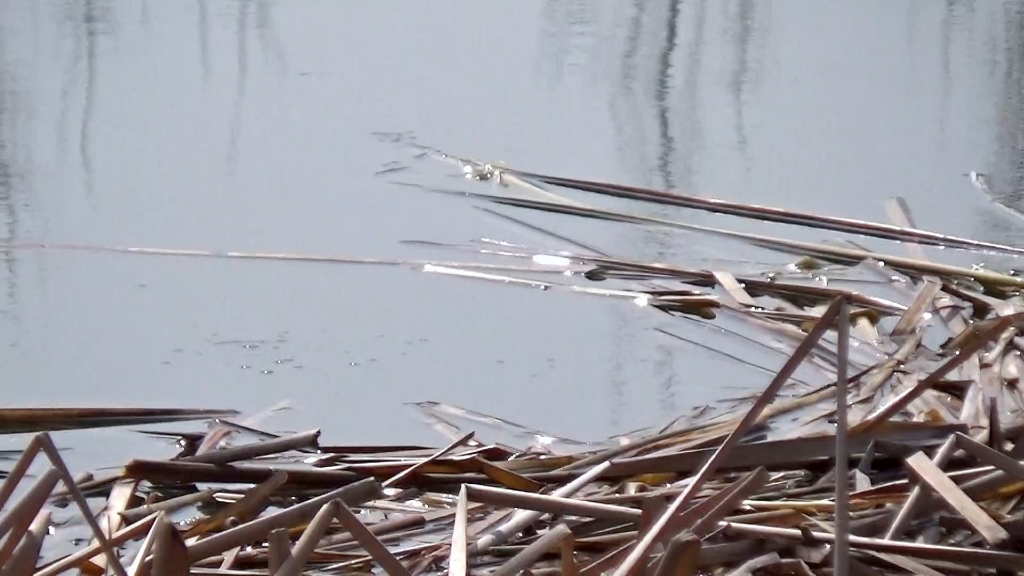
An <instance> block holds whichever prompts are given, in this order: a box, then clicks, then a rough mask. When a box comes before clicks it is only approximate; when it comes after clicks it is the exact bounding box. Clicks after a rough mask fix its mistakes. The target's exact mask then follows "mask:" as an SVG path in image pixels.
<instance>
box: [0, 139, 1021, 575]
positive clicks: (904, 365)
mask: <svg viewBox="0 0 1024 576" xmlns="http://www.w3.org/2000/svg"><path fill="white" fill-rule="evenodd" d="M447 158H448V159H451V157H447ZM464 165H465V166H467V167H468V168H469V169H468V170H467V174H468V175H470V176H472V177H474V178H476V179H482V180H492V179H493V180H497V181H500V182H502V183H504V184H510V185H513V186H518V187H522V188H523V189H524V190H527V191H531V192H536V191H537V188H538V184H543V185H557V186H562V187H571V188H575V189H577V190H582V191H587V192H593V193H597V194H602V195H613V196H617V197H619V198H626V199H631V200H640V201H643V202H647V203H652V202H654V203H659V204H663V205H669V206H673V207H676V208H679V209H698V210H704V211H714V212H721V213H727V214H732V215H736V216H741V217H747V218H758V219H762V220H767V221H772V222H782V223H787V224H800V225H805V226H811V227H815V228H819V229H825V230H830V231H840V232H855V233H858V234H862V235H870V236H874V237H876V238H881V239H886V240H899V241H901V242H905V243H908V244H905V246H907V247H909V248H910V256H906V257H903V256H895V255H886V254H882V253H876V252H871V251H867V250H861V249H859V248H858V249H854V248H845V247H844V248H836V247H834V246H827V245H818V244H810V243H799V242H792V241H788V240H783V239H777V238H770V237H765V236H756V235H751V234H740V233H733V232H728V231H724V230H718V229H712V228H709V227H697V226H694V225H689V224H679V225H678V226H677V224H676V223H673V222H672V221H669V220H665V219H658V220H656V219H652V218H648V217H641V216H635V217H634V216H629V215H625V214H622V213H618V212H613V211H609V210H599V209H596V208H589V207H587V206H585V205H582V204H581V203H579V202H562V201H561V200H560V199H559V196H558V195H557V193H556V192H553V191H552V190H544V191H543V192H544V195H545V200H543V201H536V200H528V201H527V200H522V199H518V198H511V197H507V198H506V197H498V196H485V198H486V199H487V200H488V201H493V202H497V203H500V204H504V205H510V206H517V207H522V208H528V209H532V210H545V211H555V212H560V213H563V214H568V215H574V216H582V217H588V218H600V219H603V220H612V221H619V222H629V223H632V224H634V225H640V226H659V227H666V226H668V227H682V228H685V229H688V230H691V231H698V232H701V233H710V234H718V235H726V236H730V237H733V238H737V239H740V240H743V241H745V242H749V243H751V244H754V245H757V246H761V247H767V248H770V249H773V250H781V251H783V252H785V253H787V254H790V253H792V254H796V255H799V256H800V257H801V258H803V260H801V263H800V265H798V266H794V267H792V268H790V269H788V270H785V271H781V272H779V271H775V272H773V273H772V274H771V275H767V274H765V275H761V276H758V275H756V274H751V273H750V272H749V271H746V272H741V271H730V270H724V269H710V270H708V269H702V268H693V267H686V266H684V265H671V266H670V265H665V264H661V263H652V262H636V261H631V260H629V259H628V258H625V257H621V256H615V255H610V254H605V253H601V252H599V251H597V250H594V249H590V248H588V247H586V246H585V245H584V244H582V243H580V242H575V241H572V240H571V239H568V238H566V237H565V236H562V235H559V234H556V233H554V232H549V231H546V230H543V229H541V228H539V227H536V226H532V225H528V226H531V229H532V230H533V231H534V232H540V233H542V234H545V235H546V236H547V237H548V238H554V239H559V240H561V241H565V242H567V243H569V244H571V245H573V246H574V249H575V250H576V252H569V251H564V252H559V253H557V254H552V253H547V252H542V251H531V250H527V249H524V248H522V247H511V246H505V247H503V249H502V250H500V251H492V252H491V253H494V254H495V256H496V257H512V258H520V259H527V260H529V261H530V264H529V265H528V266H523V267H520V268H521V269H522V270H523V271H524V274H525V272H526V271H535V270H547V271H557V272H559V273H566V272H567V273H568V274H565V276H564V277H567V278H570V280H564V279H559V280H554V279H550V278H549V279H545V280H543V281H541V280H537V279H534V278H529V277H526V276H524V277H517V276H509V275H506V274H504V273H502V274H498V273H496V272H498V271H499V269H498V268H497V267H495V268H492V269H490V270H487V269H486V268H485V267H481V266H476V267H473V268H470V267H469V266H460V265H458V264H457V263H454V264H452V265H448V264H441V263H437V262H428V263H422V265H423V270H424V271H426V272H430V273H440V274H449V275H454V276H458V277H465V278H469V279H475V280H486V281H496V282H502V283H506V284H521V285H525V286H531V287H537V288H544V289H551V288H554V289H564V290H569V291H574V292H579V293H587V294H592V295H602V296H611V297H615V298H626V299H630V300H633V301H635V302H637V303H638V304H643V305H644V306H646V307H649V308H654V309H657V310H659V311H661V312H664V313H666V314H668V315H669V316H671V317H685V318H688V319H694V321H695V322H699V323H705V322H709V321H713V320H714V319H716V318H719V317H722V316H726V315H727V316H729V317H730V318H731V319H734V320H739V321H741V322H742V324H740V326H745V327H747V328H748V329H749V332H750V333H751V335H748V334H745V333H744V331H743V330H740V329H735V330H733V331H732V332H729V333H728V334H729V336H728V337H731V338H735V339H736V340H737V341H740V340H743V341H744V342H745V343H746V345H749V346H762V347H766V348H768V349H771V350H773V351H774V352H777V353H779V355H780V356H783V355H784V356H785V359H784V362H783V365H782V368H781V369H774V368H769V367H767V366H763V365H759V364H755V363H753V362H746V361H744V362H746V364H745V365H747V366H751V367H754V368H756V369H757V372H756V373H757V374H758V377H759V378H760V377H763V376H765V373H768V377H767V378H766V379H767V380H768V382H767V384H766V386H765V387H764V389H763V390H762V391H761V392H760V393H759V394H755V395H753V396H751V397H750V398H748V399H745V400H742V401H739V402H738V403H737V404H735V406H734V408H732V409H729V410H725V409H716V408H713V407H707V408H706V409H701V410H696V411H695V412H694V413H693V414H691V415H690V416H689V417H687V418H682V419H680V420H678V421H675V422H672V423H670V424H669V425H667V426H665V427H664V428H661V429H655V430H644V431H640V432H636V433H630V434H626V435H623V436H621V437H619V438H617V439H616V441H610V442H606V443H604V444H601V445H597V444H587V443H583V442H578V441H571V440H566V439H554V438H550V437H545V438H544V441H543V442H536V443H533V442H531V441H528V440H527V439H538V440H539V439H540V437H542V436H546V435H544V434H543V433H542V432H541V431H537V430H529V429H525V428H522V427H516V426H515V425H512V424H510V423H505V422H502V421H500V420H498V419H495V418H492V417H487V416H486V415H479V414H475V413H472V412H469V411H466V410H462V409H459V408H456V407H452V406H448V405H443V404H437V403H431V402H424V403H418V404H416V405H415V408H416V409H417V410H418V411H419V412H421V413H422V414H423V415H424V416H425V417H427V419H428V421H429V422H430V423H431V424H433V425H434V427H435V428H436V429H437V430H438V431H440V432H441V433H443V434H444V435H446V437H447V444H445V445H444V446H438V447H429V446H419V445H409V446H379V447H375V446H341V445H330V444H324V443H323V441H322V437H321V434H320V431H319V430H308V431H303V432H293V433H287V434H274V433H270V432H267V431H262V430H259V427H258V426H257V425H256V423H254V422H251V421H250V422H242V423H234V422H232V421H230V420H228V419H226V418H224V417H220V416H217V417H214V416H207V417H208V418H214V419H213V420H212V423H213V426H212V428H211V430H210V431H209V432H207V433H205V434H204V433H195V432H181V433H174V434H176V435H178V436H181V437H182V438H183V439H185V440H186V441H185V442H183V443H182V444H183V446H185V448H184V449H183V450H182V452H181V453H179V454H178V455H176V456H175V457H174V458H171V459H166V460H158V459H145V458H140V459H135V460H132V461H130V462H128V463H126V464H125V465H124V467H123V468H122V469H120V470H119V471H118V472H117V473H116V474H115V475H114V476H113V477H111V478H107V479H105V480H103V481H102V482H101V481H97V480H89V479H82V481H81V482H78V483H76V481H75V480H74V479H73V478H72V477H71V475H70V472H69V471H68V470H67V467H66V466H65V465H64V463H63V461H62V460H61V457H60V454H59V453H58V452H57V450H56V449H55V448H54V446H53V442H52V441H51V439H50V437H49V435H48V434H47V433H45V432H43V433H41V434H39V435H37V436H35V437H34V438H33V439H32V440H31V442H30V443H29V446H28V448H27V449H26V451H25V453H24V455H23V456H22V458H21V459H20V460H18V461H17V462H16V463H15V465H14V467H13V468H12V470H11V472H10V475H9V477H8V478H7V479H6V481H5V482H4V483H3V485H2V486H0V536H3V537H4V538H5V539H4V540H3V544H2V547H0V560H2V561H3V562H5V567H4V569H3V572H2V573H3V574H36V575H37V576H52V575H54V574H60V573H63V572H67V571H72V570H76V571H82V573H86V574H100V573H102V572H103V571H112V572H114V573H116V574H124V575H127V574H132V575H136V574H148V573H152V574H175V575H177V574H225V575H227V574H232V575H238V574H268V573H269V574H275V575H289V576H293V575H296V574H303V573H310V574H312V573H318V574H346V573H367V572H368V571H371V570H375V571H376V570H383V571H384V572H385V573H387V574H402V575H404V574H441V573H447V574H449V575H452V576H455V575H460V576H461V575H464V574H470V573H473V574H484V573H489V574H497V575H506V574H519V573H526V572H527V571H528V573H530V574H581V575H590V574H606V573H609V574H616V575H622V576H624V575H626V574H640V573H649V574H658V575H661V574H705V573H707V574H849V573H858V574H860V573H863V574H908V573H912V574H929V575H934V574H965V575H966V574H1004V573H1011V572H1015V571H1019V570H1020V569H1021V567H1022V566H1024V462H1022V459H1024V417H1022V412H1024V397H1022V394H1021V390H1020V388H1019V381H1020V372H1021V370H1024V361H1022V360H1021V354H1022V353H1024V338H1022V337H1021V336H1020V335H1019V333H1020V330H1021V329H1022V328H1024V301H1022V299H1021V298H1020V296H1019V295H1018V293H1017V290H1018V289H1019V288H1020V287H1021V286H1022V285H1024V281H1022V280H1021V279H1020V278H1018V277H1015V276H1010V275H1006V274H1000V273H998V272H995V271H991V270H983V269H970V268H963V267H956V266H951V265H946V264H941V263H936V262H932V261H930V260H928V259H927V258H926V257H925V255H924V253H923V251H921V250H919V249H918V248H917V245H918V244H923V245H933V246H943V247H948V248H951V249H957V250H972V251H973V250H984V251H988V252H1000V253H1003V254H1015V253H1017V252H1020V249H1017V248H1013V247H1006V246H999V245H994V244H990V243H982V242H977V241H972V240H968V239H963V238H955V237H952V236H948V235H942V234H937V233H932V232H928V231H924V230H919V229H917V228H914V227H913V226H912V225H911V224H910V223H911V222H912V220H911V218H910V216H909V214H908V213H907V211H906V209H905V207H903V206H900V205H898V204H897V205H896V207H895V209H894V210H893V212H892V215H893V218H894V219H895V220H896V221H897V223H896V224H895V225H887V224H878V223H871V222H862V221H855V220H849V219H841V218H832V217H825V216H816V215H811V214H803V213H797V212H790V211H784V210H780V209H776V208H768V207H759V206H749V205H742V204H739V203H731V202H722V201H715V200H707V199H700V198H695V197H687V196H681V195H676V194H669V193H665V192H659V191H651V190H644V189H639V188H635V187H625V186H618V185H612V184H604V183H596V182H587V181H582V180H574V179H566V178H558V177H554V176H546V175H539V174H532V173H526V172H517V171H514V170H502V169H494V168H493V167H488V166H484V165H480V164H478V163H470V162H464ZM475 196H476V197H481V196H480V195H475ZM471 197H472V196H471ZM509 219H510V220H513V221H514V220H515V219H514V218H512V217H509ZM524 225H526V224H525V223H524ZM461 248H464V247H460V249H461ZM470 249H472V248H470ZM497 252H501V253H500V254H498V253H497ZM807 257H812V258H814V259H816V261H817V263H816V264H815V263H814V261H809V260H807V259H806V258H807ZM822 266H828V267H827V269H825V270H824V271H823V270H822ZM515 268H516V267H513V266H510V267H507V268H506V269H505V270H504V271H505V272H511V271H513V270H514V269H515ZM858 271H860V272H865V271H867V272H869V273H870V275H871V277H870V279H869V280H863V279H861V281H860V283H859V284H857V288H856V289H855V288H851V287H850V286H849V284H845V285H844V284H843V283H842V282H838V283H837V282H828V283H822V282H820V281H817V280H816V278H817V277H818V276H820V275H822V274H827V275H829V276H830V277H831V278H842V277H844V275H850V276H851V277H852V275H854V274H855V273H856V272H858ZM574 282H576V283H574ZM595 282H597V283H599V282H609V283H613V284H614V285H615V287H613V288H598V287H595V286H593V285H591V283H595ZM893 294H897V295H898V298H897V299H896V300H894V299H893V296H892V295H893ZM885 295H888V296H885ZM662 333H663V334H664V335H666V336H677V335H675V334H674V332H670V331H668V330H664V329H663V330H662ZM766 335H767V336H768V337H767V338H765V336H766ZM935 335H939V336H940V338H939V339H938V341H939V342H942V345H940V346H935V345H932V344H928V343H929V342H933V341H935V338H933V337H934V336H935ZM768 340H771V341H773V342H774V343H775V345H774V346H769V345H768V344H766V341H768ZM673 342H676V343H677V345H679V346H687V345H703V343H701V342H698V341H696V340H688V339H686V338H685V337H682V336H679V337H678V338H676V339H674V340H673ZM853 343H856V347H855V346H853V345H852V344H853ZM705 348H706V349H709V350H712V351H714V350H713V348H712V347H709V346H705ZM736 358H738V357H736ZM780 361H782V358H780ZM801 366H813V367H815V368H816V369H817V370H818V374H819V375H824V376H825V377H826V378H825V380H826V381H825V382H823V383H811V382H807V381H805V380H803V379H798V378H796V377H795V376H794V374H795V373H796V371H797V370H798V368H799V367H801ZM794 385H798V386H800V388H799V389H798V390H797V391H793V389H791V387H792V386H794ZM782 416H785V417H786V418H785V419H784V418H781V417H782ZM794 417H796V418H795V420H794ZM455 418H460V419H462V420H469V421H471V422H477V423H480V424H481V426H482V427H483V426H491V427H493V426H501V427H505V428H506V429H509V430H513V431H514V432H515V433H516V435H517V436H518V438H520V439H522V440H524V441H523V442H522V443H521V445H516V446H513V445H509V444H506V443H497V442H489V441H487V440H486V438H485V437H484V436H485V433H483V432H482V431H481V430H478V429H473V430H464V429H462V428H460V427H459V426H457V425H454V424H452V423H451V420H453V419H455ZM44 421H45V420H44ZM162 434H169V433H166V432H164V433H162ZM243 437H247V438H251V439H255V440H254V441H249V442H244V443H239V439H241V438H243ZM232 438H234V440H233V443H232V442H231V440H232ZM39 452H42V453H44V454H45V456H46V457H47V458H48V459H49V461H50V465H51V467H50V469H49V471H46V472H44V473H43V474H42V475H40V476H38V477H37V478H35V480H34V482H33V483H32V484H31V486H28V480H27V476H26V471H27V469H28V466H29V464H30V462H31V460H32V459H33V458H35V457H36V455H37V454H38V453H39ZM22 483H24V484H26V486H21V488H23V490H22V491H21V495H20V498H19V499H17V500H12V496H13V494H14V493H15V488H16V487H18V486H20V485H21V484H22ZM57 484H62V485H63V486H62V488H59V489H58V487H57ZM87 494H92V495H94V497H95V495H98V496H99V497H105V498H106V504H105V506H103V507H102V510H101V511H100V512H99V514H98V515H94V512H93V511H91V510H90V509H89V508H88V506H87V501H86V498H87ZM69 497H70V498H71V499H72V500H73V501H74V502H75V503H76V505H77V506H78V507H79V510H80V511H81V512H82V513H83V516H84V518H85V521H86V523H87V524H88V526H89V528H90V530H91V536H92V540H91V541H90V542H89V544H88V545H86V546H83V547H81V549H79V550H77V551H74V552H73V553H70V554H67V555H63V556H59V557H47V558H43V559H41V560H37V559H36V556H37V553H38V552H39V550H40V549H41V548H40V547H41V546H42V545H43V544H45V543H46V541H47V540H53V539H60V538H61V537H62V529H60V528H58V529H56V531H55V532H53V533H51V532H49V531H48V530H47V527H48V526H49V523H50V522H49V512H50V509H51V508H52V506H54V503H55V501H56V500H64V499H67V498H69ZM926 503H928V504H930V505H925V504H926Z"/></svg>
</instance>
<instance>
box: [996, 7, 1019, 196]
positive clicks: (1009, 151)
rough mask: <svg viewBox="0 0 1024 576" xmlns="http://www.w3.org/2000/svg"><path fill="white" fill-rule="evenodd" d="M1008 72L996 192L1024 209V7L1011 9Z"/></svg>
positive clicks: (999, 144) (1006, 16)
mask: <svg viewBox="0 0 1024 576" xmlns="http://www.w3.org/2000/svg"><path fill="white" fill-rule="evenodd" d="M1005 26H1006V34H1005V38H1006V54H1005V56H1004V58H1003V59H1004V61H1005V62H1006V71H1005V74H1004V84H1003V97H1002V101H1001V103H1000V109H1001V110H1000V116H1001V122H999V129H998V134H999V135H998V136H997V142H998V148H997V149H998V150H999V151H1000V153H999V158H998V163H997V166H996V168H997V169H996V174H995V176H996V178H994V181H995V182H996V183H997V186H996V188H995V189H994V190H993V191H994V192H995V193H996V194H998V195H999V196H1000V197H1001V199H1002V200H1003V201H1005V202H1006V204H1008V205H1009V206H1010V207H1012V208H1014V209H1016V210H1021V209H1024V206H1022V199H1024V7H1021V6H1020V5H1019V4H1018V5H1016V7H1013V8H1007V9H1006V14H1005Z"/></svg>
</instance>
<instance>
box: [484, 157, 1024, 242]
mask: <svg viewBox="0 0 1024 576" xmlns="http://www.w3.org/2000/svg"><path fill="white" fill-rule="evenodd" d="M501 171H502V172H503V176H504V175H508V174H509V173H514V174H518V175H519V176H521V177H524V178H527V179H531V178H532V179H536V180H539V181H541V182H544V183H546V184H553V185H556V186H562V187H565V188H574V189H576V190H582V191H586V192H592V193H595V194H603V195H607V196H615V197H618V198H626V199H631V200H640V201H643V202H651V203H655V204H662V205H670V206H678V207H682V208H690V209H695V210H703V211H707V212H714V213H719V214H729V215H731V216H739V217H742V218H751V219H754V220H762V221H766V222H779V223H785V224H794V225H797V226H806V227H810V228H819V229H824V230H832V231H836V232H847V233H851V234H862V235H865V236H873V237H875V238H883V239H886V240H896V241H899V242H910V243H915V244H923V245H928V246H942V247H946V248H960V249H963V250H991V251H994V252H1002V253H1006V254H1024V249H1022V248H1015V247H1013V246H1006V245H1003V244H995V243H991V242H982V241H978V240H971V239H969V238H959V237H956V236H949V235H946V234H939V233H937V232H931V231H928V230H918V229H915V228H913V227H911V226H910V222H907V224H908V225H907V226H902V227H901V226H893V225H891V224H883V223H879V222H867V221H864V220H855V219H852V218H838V217H834V216H823V215H819V214H811V213H808V212H797V211H793V210H785V209H782V208H774V207H770V206H758V205H754V204H742V203H739V202H730V201H728V200H721V199H717V198H699V197H696V196H687V195H684V194H680V193H678V192H662V191H659V190H653V189H650V188H638V187H635V186H624V185H621V184H611V183H607V182H594V181H588V180H579V179H575V178H563V177H559V176H551V175H546V174H537V173H534V172H524V171H519V170H511V169H508V168H501Z"/></svg>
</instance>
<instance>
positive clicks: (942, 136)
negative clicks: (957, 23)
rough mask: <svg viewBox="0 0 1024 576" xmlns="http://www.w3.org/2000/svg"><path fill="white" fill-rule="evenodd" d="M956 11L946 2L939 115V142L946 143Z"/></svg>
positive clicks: (943, 20) (951, 0)
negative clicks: (954, 16) (954, 12)
mask: <svg viewBox="0 0 1024 576" xmlns="http://www.w3.org/2000/svg"><path fill="white" fill-rule="evenodd" d="M955 9H956V2H955V0H946V11H945V13H944V14H943V16H942V38H941V40H940V42H941V44H942V60H941V66H942V100H941V102H940V106H941V107H942V108H941V109H942V112H941V113H940V114H939V141H940V142H945V141H946V116H947V114H948V113H949V94H950V91H951V90H952V81H951V78H952V63H951V57H950V51H951V50H952V43H953V40H952V36H953V11H954V10H955Z"/></svg>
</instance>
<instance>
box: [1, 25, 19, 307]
mask: <svg viewBox="0 0 1024 576" xmlns="http://www.w3.org/2000/svg"><path fill="white" fill-rule="evenodd" d="M0 22H6V20H0ZM0 31H3V32H6V31H5V30H3V25H2V24H0ZM3 36H4V37H6V34H3ZM6 48H7V46H6V44H5V43H4V40H3V38H0V205H2V206H3V212H4V217H5V226H4V228H5V232H6V233H5V234H4V236H3V242H4V243H5V244H13V243H15V242H17V240H18V236H19V233H18V231H19V225H18V209H17V206H16V203H17V199H16V198H15V197H14V185H13V180H14V174H13V172H14V171H13V169H12V167H11V160H10V159H11V158H13V157H14V151H13V150H12V148H13V146H12V145H11V142H10V141H11V140H12V138H9V137H8V135H9V134H13V135H14V137H15V138H16V137H17V134H18V133H17V129H16V128H14V129H12V127H11V124H12V118H14V117H17V114H18V106H17V104H18V103H17V102H16V97H15V96H14V95H15V94H16V90H14V89H13V88H12V87H11V86H10V84H9V83H10V82H11V79H10V76H9V73H8V68H7V54H6V52H7V50H6ZM0 253H2V254H3V261H4V268H5V269H6V270H7V279H6V280H7V282H6V283H7V286H6V288H7V290H6V296H7V306H6V308H7V311H8V312H9V314H10V317H11V319H12V320H13V321H15V322H17V321H18V314H17V304H18V269H17V259H16V257H15V253H14V251H13V250H2V251H0Z"/></svg>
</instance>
